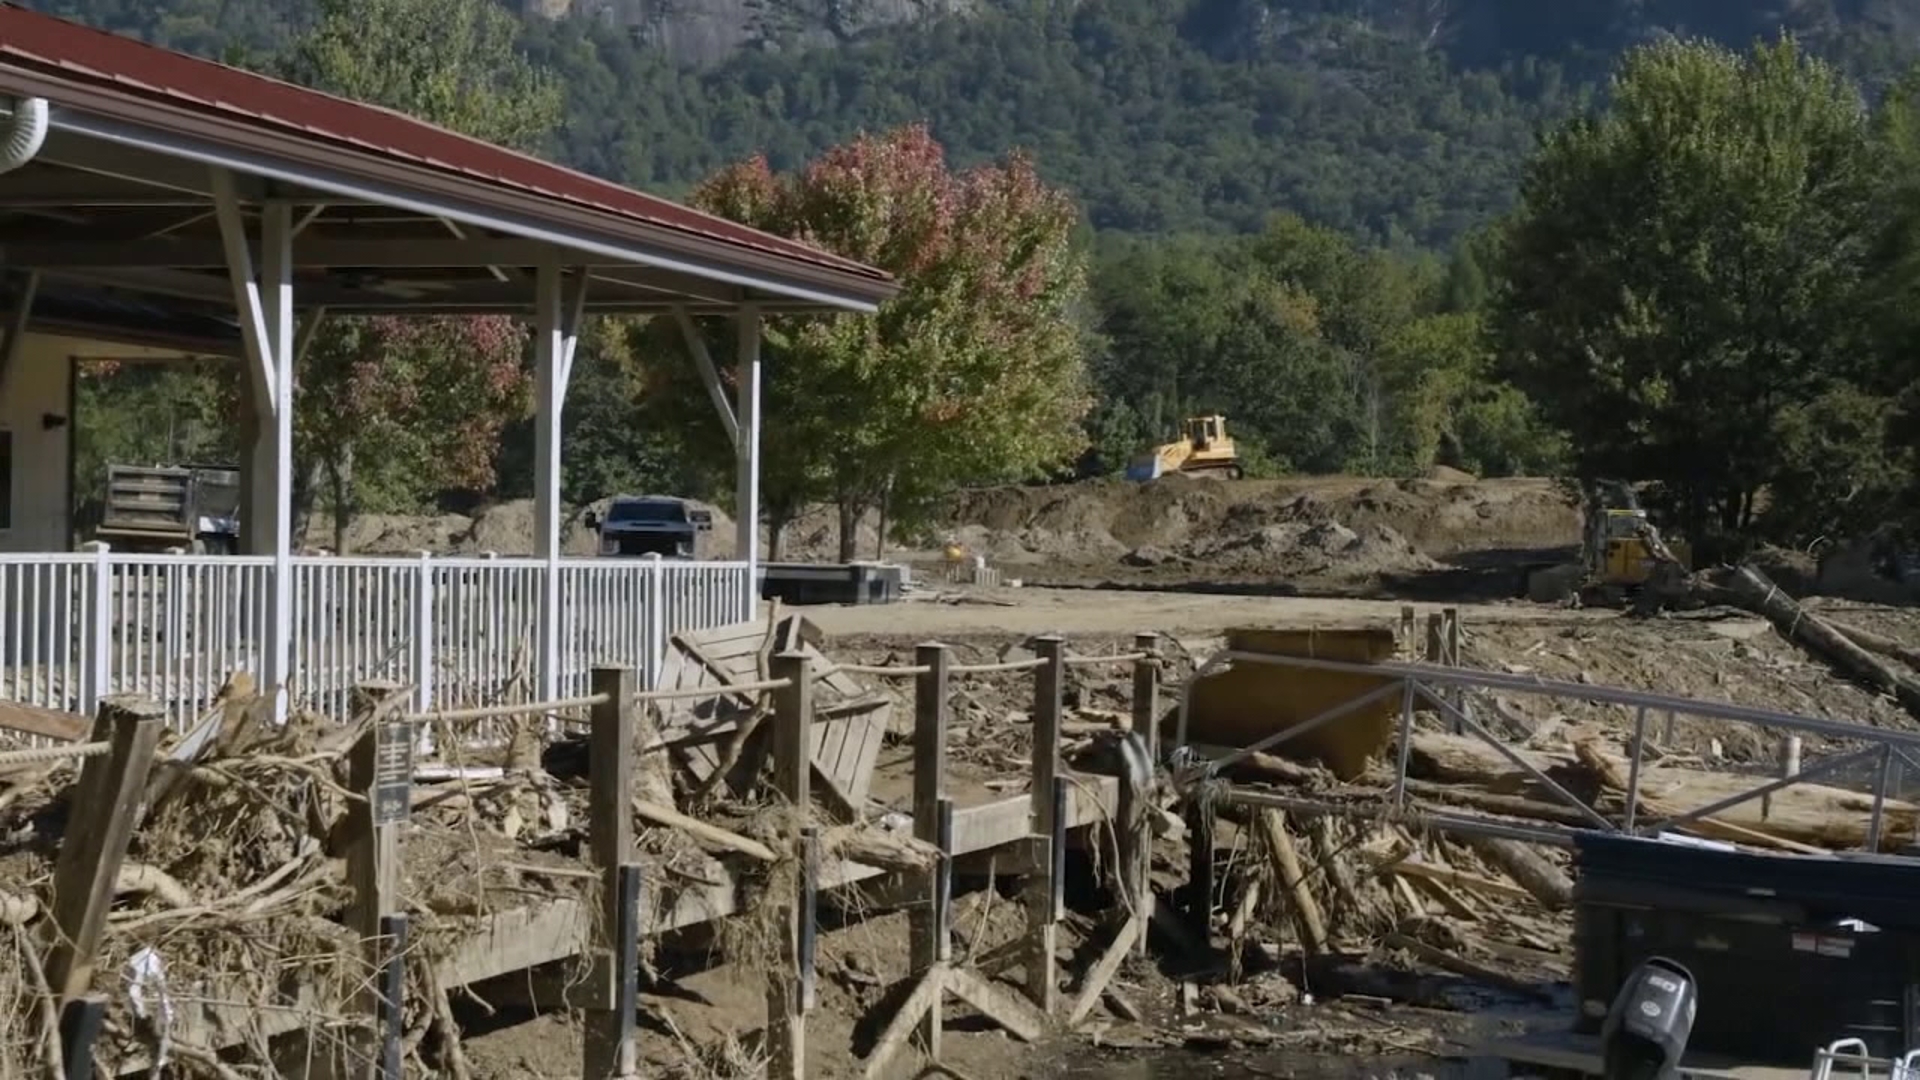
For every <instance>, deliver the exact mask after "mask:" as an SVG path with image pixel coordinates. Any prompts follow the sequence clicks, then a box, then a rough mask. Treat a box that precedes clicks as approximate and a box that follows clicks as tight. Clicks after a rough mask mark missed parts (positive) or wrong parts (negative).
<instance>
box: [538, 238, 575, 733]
mask: <svg viewBox="0 0 1920 1080" xmlns="http://www.w3.org/2000/svg"><path fill="white" fill-rule="evenodd" d="M562 288H563V281H562V278H561V274H560V264H559V262H558V261H556V260H555V259H551V258H549V259H547V260H546V261H544V262H542V263H541V264H540V266H539V268H538V270H536V271H535V274H534V305H533V310H534V342H533V346H534V348H533V352H534V370H535V374H534V394H535V398H536V403H535V406H534V478H533V494H534V498H533V501H534V512H533V516H534V533H533V535H534V541H533V553H534V555H536V556H538V557H539V558H541V559H543V560H545V562H546V567H545V573H544V574H542V576H541V586H540V618H539V620H538V627H537V633H538V635H539V649H540V651H539V654H538V656H537V657H536V658H535V664H534V668H535V670H534V682H535V686H536V687H537V690H536V694H537V696H538V697H539V699H540V700H543V701H552V700H553V699H555V698H558V697H559V696H560V642H561V640H562V637H561V626H560V615H561V612H560V410H561V409H562V408H563V407H564V405H565V403H566V397H567V384H566V378H567V375H568V371H567V367H568V364H569V362H570V360H571V354H572V348H571V342H572V339H573V338H574V336H575V335H574V327H573V326H571V325H568V320H567V319H566V314H567V312H566V304H565V302H564V301H565V299H566V298H565V297H564V296H563V295H562Z"/></svg>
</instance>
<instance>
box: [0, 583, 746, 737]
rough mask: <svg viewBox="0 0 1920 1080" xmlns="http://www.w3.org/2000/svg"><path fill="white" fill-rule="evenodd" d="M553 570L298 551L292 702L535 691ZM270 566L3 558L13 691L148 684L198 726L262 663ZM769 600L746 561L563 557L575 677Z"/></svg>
mask: <svg viewBox="0 0 1920 1080" xmlns="http://www.w3.org/2000/svg"><path fill="white" fill-rule="evenodd" d="M546 570H547V566H546V563H544V562H542V561H541V560H538V559H504V558H440V557H431V556H421V557H419V558H414V559H407V558H397V559H395V558H333V557H325V556H322V557H307V556H301V557H296V558H295V559H294V560H293V574H294V579H293V604H292V612H293V616H292V638H291V641H292V647H293V658H292V664H291V668H290V675H289V680H288V681H289V692H290V695H291V699H292V701H293V702H294V703H296V704H298V705H302V706H305V707H310V708H315V709H319V710H321V711H326V712H335V713H339V712H341V711H342V710H344V708H345V707H346V698H347V694H348V692H349V690H350V689H351V688H352V687H353V686H355V685H356V684H359V683H363V682H366V681H369V680H373V679H385V680H389V681H393V682H397V683H400V684H402V685H405V686H410V687H414V688H415V695H414V696H416V697H417V698H418V699H419V700H420V701H422V702H431V703H432V704H433V705H434V706H436V707H442V708H451V707H458V706H462V705H475V704H483V703H489V702H495V701H501V700H509V699H511V698H513V697H516V696H517V697H521V698H528V697H537V696H538V695H537V694H536V693H534V691H535V690H536V689H537V686H538V683H537V671H536V667H537V664H538V659H537V658H538V655H539V651H540V650H539V639H540V635H539V624H538V621H537V620H538V619H539V618H540V613H541V611H542V604H541V600H542V589H543V588H544V584H545V581H546ZM273 572H274V570H273V560H272V559H271V558H268V557H264V556H241V557H215V556H200V555H122V554H117V553H114V552H111V551H105V550H102V551H98V552H82V553H76V554H65V553H56V554H37V553H36V554H0V699H6V700H13V701H19V702H23V703H26V704H30V705H38V706H42V707H45V708H53V709H64V710H69V711H74V712H82V713H86V712H90V711H91V710H92V708H93V706H94V703H95V702H96V701H98V700H99V698H100V697H101V696H103V695H108V694H122V693H139V694H144V695H147V696H149V697H152V698H153V699H155V700H156V701H159V702H160V703H162V704H163V705H164V706H165V707H166V708H167V710H168V713H169V715H170V716H171V718H172V719H173V721H174V722H175V723H176V724H184V723H188V722H190V721H191V720H192V719H193V718H195V717H197V716H198V715H200V713H201V712H203V711H204V710H205V708H206V706H207V704H208V703H209V702H210V701H211V700H212V698H213V696H214V694H216V693H217V692H218V691H219V688H220V686H221V685H222V683H224V682H225V681H226V679H227V677H228V676H229V675H230V674H232V673H233V672H236V671H246V672H251V673H254V674H255V675H256V676H257V675H258V674H259V672H260V671H261V658H262V654H263V652H264V650H265V649H266V647H267V640H268V638H267V633H268V626H267V617H268V610H269V607H268V595H269V589H270V587H271V585H272V575H273ZM756 602H757V598H756V596H755V589H754V583H753V580H752V574H751V572H750V570H749V568H748V566H747V564H745V563H735V562H678V561H667V560H662V559H565V560H562V561H561V563H560V605H559V608H560V627H561V629H560V639H559V643H560V654H561V655H560V686H561V689H562V691H563V692H564V693H565V694H579V693H585V692H586V686H587V680H588V675H589V672H590V671H591V670H592V669H593V668H595V667H603V666H619V667H632V668H635V669H637V670H639V671H641V672H643V673H644V674H645V676H646V677H647V678H648V679H651V678H652V676H653V674H654V673H655V672H656V671H657V670H658V668H659V663H660V659H661V656H662V652H663V650H664V649H665V647H666V642H667V639H668V637H669V636H671V635H672V634H674V633H677V632H679V631H682V630H698V629H704V628H706V627H711V626H722V625H726V624H728V623H733V622H740V621H743V620H746V619H749V618H751V617H752V615H753V612H754V610H755V607H756ZM516 683H517V684H518V685H516Z"/></svg>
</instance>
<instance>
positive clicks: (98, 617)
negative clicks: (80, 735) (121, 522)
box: [80, 540, 113, 716]
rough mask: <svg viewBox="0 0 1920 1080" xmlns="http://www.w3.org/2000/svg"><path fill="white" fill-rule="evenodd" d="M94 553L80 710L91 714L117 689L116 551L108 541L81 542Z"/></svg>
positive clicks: (87, 549) (84, 548)
mask: <svg viewBox="0 0 1920 1080" xmlns="http://www.w3.org/2000/svg"><path fill="white" fill-rule="evenodd" d="M81 550H83V551H87V552H90V553H91V554H92V555H93V563H92V564H91V565H90V566H89V567H88V575H87V604H86V619H87V621H86V624H85V626H86V645H85V648H84V651H83V652H82V653H81V656H82V657H83V662H84V663H85V665H86V667H85V668H84V670H83V673H82V678H83V680H84V681H83V682H82V683H81V687H80V712H82V713H83V714H85V715H88V716H91V715H93V714H94V712H96V711H97V710H98V709H99V708H100V699H101V698H104V697H106V696H107V695H109V694H111V693H112V692H113V553H112V551H111V550H110V549H109V548H108V547H107V545H106V543H105V542H104V541H100V540H94V541H91V542H89V543H86V544H83V545H81Z"/></svg>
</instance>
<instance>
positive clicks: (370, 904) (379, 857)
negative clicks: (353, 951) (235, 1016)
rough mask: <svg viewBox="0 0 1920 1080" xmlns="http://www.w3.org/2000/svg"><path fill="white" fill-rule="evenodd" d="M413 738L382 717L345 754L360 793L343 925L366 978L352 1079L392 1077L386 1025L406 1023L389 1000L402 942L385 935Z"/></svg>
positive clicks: (407, 810)
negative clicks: (356, 945) (356, 944)
mask: <svg viewBox="0 0 1920 1080" xmlns="http://www.w3.org/2000/svg"><path fill="white" fill-rule="evenodd" d="M415 738H416V733H415V732H414V728H413V724H412V723H411V722H409V721H407V720H405V719H401V718H399V717H392V716H382V717H379V718H377V719H376V720H375V721H374V723H373V724H372V725H371V726H370V727H368V728H367V731H366V733H365V734H363V735H362V736H360V740H359V741H358V742H356V743H354V744H353V748H352V749H351V750H349V751H348V755H347V777H348V780H347V782H348V786H349V787H350V788H351V789H352V790H353V792H354V793H355V794H357V795H361V796H364V798H363V799H360V800H356V801H355V802H354V803H352V804H351V806H350V808H349V810H348V818H347V820H348V823H349V825H348V828H349V832H348V836H349V838H350V839H349V840H348V846H347V879H348V880H349V881H351V882H352V883H353V906H352V907H351V909H350V910H349V911H348V913H347V925H348V926H349V927H350V928H352V929H353V931H354V933H355V934H356V935H358V936H359V938H360V942H361V948H362V949H363V950H364V955H365V959H366V966H367V973H368V977H367V978H366V979H365V980H364V981H363V982H362V984H361V990H360V993H359V995H358V1001H357V1003H356V1011H357V1012H358V1013H359V1014H360V1015H361V1016H362V1017H364V1018H365V1019H366V1026H365V1027H363V1028H361V1029H359V1031H358V1032H357V1037H356V1038H355V1039H354V1040H353V1041H354V1043H355V1044H357V1046H358V1052H356V1054H355V1056H354V1062H355V1065H354V1067H353V1070H352V1072H353V1075H356V1076H370V1077H381V1078H386V1077H394V1078H397V1077H398V1076H399V1075H400V1073H399V1068H400V1062H399V1060H398V1053H399V1045H398V1041H397V1040H396V1039H394V1038H391V1037H390V1036H391V1035H392V1034H393V1032H392V1031H391V1030H389V1029H390V1028H391V1027H398V1026H400V1025H402V1024H404V1022H405V1021H404V1018H403V1017H401V1015H400V1011H401V1003H400V1002H397V1001H395V1002H389V1001H388V1000H387V998H386V987H387V983H388V980H387V979H385V978H382V975H383V974H384V973H386V972H388V971H389V970H390V969H391V968H392V961H393V959H394V956H393V954H394V951H395V950H396V949H397V948H398V947H399V945H400V943H399V942H397V941H395V940H393V939H392V938H390V937H389V936H388V935H389V933H390V932H391V931H392V928H393V927H395V926H396V925H398V924H396V923H395V922H394V921H393V919H394V916H402V915H404V913H405V911H404V905H403V903H402V901H401V896H400V857H401V848H400V845H401V840H402V833H403V831H404V829H405V828H406V823H407V820H408V818H409V817H411V816H412V804H413V751H414V745H415Z"/></svg>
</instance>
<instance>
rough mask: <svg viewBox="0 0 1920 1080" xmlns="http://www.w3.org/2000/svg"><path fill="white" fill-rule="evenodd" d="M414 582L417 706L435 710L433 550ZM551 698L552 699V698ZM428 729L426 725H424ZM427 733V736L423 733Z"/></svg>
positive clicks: (422, 555) (422, 560) (422, 557)
mask: <svg viewBox="0 0 1920 1080" xmlns="http://www.w3.org/2000/svg"><path fill="white" fill-rule="evenodd" d="M415 575H416V576H415V578H414V584H413V649H412V652H413V656H412V661H413V663H412V667H413V708H414V711H415V712H423V713H424V712H432V711H433V695H434V693H435V690H434V685H433V660H434V649H433V644H434V642H433V630H434V626H433V601H434V596H433V553H432V552H429V551H422V552H421V553H420V565H419V567H418V569H417V570H416V571H415ZM548 700H552V699H551V698H549V699H548ZM423 731H424V729H423ZM423 737H424V736H423Z"/></svg>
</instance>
